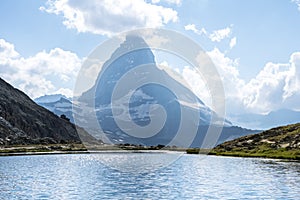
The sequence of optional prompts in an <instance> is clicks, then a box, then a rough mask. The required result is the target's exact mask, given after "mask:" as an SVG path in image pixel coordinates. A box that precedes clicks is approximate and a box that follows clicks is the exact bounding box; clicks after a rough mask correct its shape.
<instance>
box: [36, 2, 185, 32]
mask: <svg viewBox="0 0 300 200" xmlns="http://www.w3.org/2000/svg"><path fill="white" fill-rule="evenodd" d="M167 2H180V1H171V0H168V1H167ZM40 10H43V11H46V12H48V13H53V14H56V15H63V17H64V21H63V24H64V25H65V26H66V27H67V28H72V29H76V30H77V31H78V32H91V33H95V34H101V35H112V34H114V33H118V32H121V31H126V30H130V29H134V28H141V27H151V28H156V27H161V26H163V25H165V24H167V23H170V22H176V21H177V20H178V16H177V12H176V11H175V10H173V9H172V8H166V7H163V6H159V5H154V4H151V3H147V2H145V1H143V0H126V1H124V0H103V1H98V0H86V1H76V0H48V1H47V6H46V7H41V8H40Z"/></svg>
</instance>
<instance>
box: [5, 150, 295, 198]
mask: <svg viewBox="0 0 300 200" xmlns="http://www.w3.org/2000/svg"><path fill="white" fill-rule="evenodd" d="M170 156H171V157H172V156H174V155H173V154H163V153H161V154H160V153H157V154H151V153H140V154H137V153H136V154H135V153H103V154H76V155H75V154H74V155H35V156H8V157H0V199H7V200H10V199H161V200H162V199H285V200H286V199H300V163H299V162H282V161H278V160H271V159H257V158H232V157H216V156H201V155H183V156H181V157H179V158H178V159H177V160H176V161H175V162H173V163H171V164H170V165H167V166H164V167H162V168H160V169H157V170H154V171H148V172H147V171H141V170H140V169H139V167H136V170H132V171H126V170H125V172H124V171H122V170H121V171H120V168H118V167H120V166H121V165H117V168H118V169H114V168H112V166H111V163H122V164H123V166H124V167H126V166H125V165H127V166H129V167H128V168H133V169H134V164H133V163H134V162H136V161H141V160H148V161H151V162H152V161H153V160H155V159H157V160H168V159H169V157H170ZM103 158H105V159H103ZM154 158H155V159H154ZM103 160H104V162H103ZM169 160H172V159H169ZM105 162H110V164H108V165H107V164H106V163H105ZM147 165H149V164H147ZM153 166H154V168H155V166H156V164H154V165H153ZM144 169H147V170H148V169H150V168H144Z"/></svg>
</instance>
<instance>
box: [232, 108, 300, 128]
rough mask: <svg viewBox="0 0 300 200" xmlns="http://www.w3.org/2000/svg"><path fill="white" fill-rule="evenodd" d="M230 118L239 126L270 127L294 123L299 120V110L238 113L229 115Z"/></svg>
mask: <svg viewBox="0 0 300 200" xmlns="http://www.w3.org/2000/svg"><path fill="white" fill-rule="evenodd" d="M230 120H231V121H232V122H234V123H235V124H238V125H240V126H244V127H248V128H253V129H270V128H272V127H276V126H284V125H288V124H294V123H297V122H299V121H300V112H299V111H293V110H289V109H280V110H276V111H272V112H270V113H268V114H266V115H262V114H240V115H232V116H230Z"/></svg>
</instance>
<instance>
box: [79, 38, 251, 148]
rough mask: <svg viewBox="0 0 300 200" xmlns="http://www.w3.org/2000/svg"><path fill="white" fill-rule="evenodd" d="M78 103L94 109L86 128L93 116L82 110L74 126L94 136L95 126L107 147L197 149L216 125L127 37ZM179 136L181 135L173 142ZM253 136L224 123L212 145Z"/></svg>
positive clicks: (204, 108) (145, 50) (194, 99)
mask: <svg viewBox="0 0 300 200" xmlns="http://www.w3.org/2000/svg"><path fill="white" fill-rule="evenodd" d="M141 47H143V48H141ZM79 104H81V105H88V106H89V107H90V110H94V111H95V116H96V120H94V124H92V123H89V122H91V121H93V120H92V119H91V118H90V116H92V115H93V114H91V113H89V112H88V110H89V109H85V110H84V112H82V113H76V115H77V117H76V118H77V119H78V121H76V123H79V125H80V126H83V127H84V128H86V129H87V130H90V131H89V132H90V133H91V132H94V133H95V134H99V133H96V132H97V126H100V127H101V132H103V134H105V136H106V137H107V138H108V139H109V141H110V142H112V143H131V144H141V145H157V144H163V145H170V144H171V145H178V146H182V145H183V146H185V147H186V146H187V145H186V144H188V146H193V147H195V146H201V144H202V142H203V140H204V138H205V137H206V132H207V130H208V127H209V125H210V124H213V126H215V127H217V126H220V124H218V123H216V122H212V121H211V118H212V116H213V115H214V116H217V114H216V113H215V112H214V111H212V110H211V109H210V108H208V107H207V106H206V105H204V103H203V102H202V101H201V100H200V99H199V98H198V97H196V96H195V95H194V93H193V92H192V91H191V90H190V89H188V87H186V86H185V84H184V83H183V82H181V81H180V80H179V79H178V77H177V78H176V77H175V76H174V75H172V74H171V73H170V72H167V70H165V69H161V68H158V67H157V66H156V63H155V59H154V55H153V53H152V51H151V49H150V48H149V47H148V46H147V44H146V43H145V41H144V40H143V39H142V38H140V37H137V36H127V38H126V40H125V41H124V43H122V44H121V45H120V47H119V48H118V49H117V50H116V51H115V52H114V53H113V54H112V56H111V58H110V59H109V60H108V61H106V62H105V63H104V65H103V67H102V69H101V71H100V73H99V75H98V78H97V80H96V82H95V85H94V86H93V87H92V88H91V89H90V90H88V91H87V92H85V93H83V94H82V96H81V97H79ZM161 108H163V110H164V111H162V112H161V110H160V109H161ZM95 123H96V124H97V125H96V124H95ZM183 123H184V125H182V124H183ZM160 126H161V127H160ZM182 127H184V128H183V130H182ZM180 131H181V132H184V133H183V135H181V137H178V138H177V139H175V140H173V139H174V138H176V137H177V134H178V133H179V132H180ZM98 132H99V131H98ZM192 132H196V133H195V135H193V133H192ZM254 132H255V131H252V130H247V129H243V128H240V127H232V125H231V123H230V122H229V121H227V120H225V125H224V129H223V131H222V133H221V136H220V137H219V138H218V140H217V142H218V143H219V142H222V141H225V140H227V139H234V138H237V137H239V136H242V135H246V134H249V133H254ZM152 133H155V134H152ZM100 137H101V136H100ZM191 137H192V138H191ZM183 140H191V142H188V143H187V142H183Z"/></svg>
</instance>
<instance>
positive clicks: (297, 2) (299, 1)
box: [292, 0, 300, 11]
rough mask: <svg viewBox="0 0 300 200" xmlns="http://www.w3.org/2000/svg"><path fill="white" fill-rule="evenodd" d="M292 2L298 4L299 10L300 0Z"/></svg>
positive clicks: (299, 8)
mask: <svg viewBox="0 0 300 200" xmlns="http://www.w3.org/2000/svg"><path fill="white" fill-rule="evenodd" d="M292 2H293V3H295V4H297V6H298V10H299V11H300V0H292Z"/></svg>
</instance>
